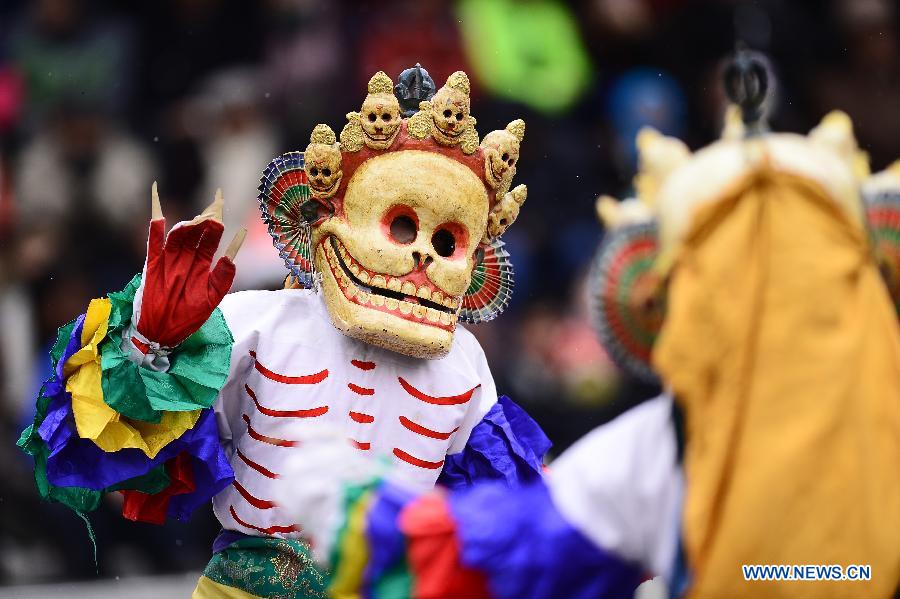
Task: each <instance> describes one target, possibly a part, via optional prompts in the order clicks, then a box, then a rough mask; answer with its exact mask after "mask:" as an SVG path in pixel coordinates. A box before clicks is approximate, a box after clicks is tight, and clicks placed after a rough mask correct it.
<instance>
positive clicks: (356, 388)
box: [347, 383, 375, 395]
mask: <svg viewBox="0 0 900 599" xmlns="http://www.w3.org/2000/svg"><path fill="white" fill-rule="evenodd" d="M347 388H348V389H350V390H351V391H353V392H354V393H356V394H357V395H375V389H370V388H368V387H360V386H359V385H354V384H353V383H347Z"/></svg>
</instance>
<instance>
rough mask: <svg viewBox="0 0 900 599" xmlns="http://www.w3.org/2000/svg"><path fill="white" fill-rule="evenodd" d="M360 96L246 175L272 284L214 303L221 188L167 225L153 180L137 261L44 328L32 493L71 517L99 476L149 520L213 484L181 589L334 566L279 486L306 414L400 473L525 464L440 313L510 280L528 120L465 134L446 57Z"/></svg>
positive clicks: (513, 480) (524, 442) (469, 348)
mask: <svg viewBox="0 0 900 599" xmlns="http://www.w3.org/2000/svg"><path fill="white" fill-rule="evenodd" d="M368 92H369V94H368V96H366V99H365V101H364V102H363V105H362V109H361V110H360V111H359V112H353V113H349V114H348V115H347V119H348V121H347V124H346V125H345V127H344V129H343V131H342V132H341V134H340V139H338V138H337V136H336V135H335V134H334V132H333V131H332V130H331V129H330V128H329V127H327V126H325V125H318V126H317V127H316V128H315V130H314V131H313V133H312V136H311V143H310V145H309V146H308V147H307V148H306V151H305V152H304V153H301V152H292V153H288V154H285V155H283V156H281V157H279V158H276V159H275V160H273V161H272V162H271V163H270V165H269V166H268V168H267V169H266V171H265V172H264V173H263V176H262V180H261V184H260V195H259V202H260V208H261V211H262V215H263V218H264V220H265V222H266V224H267V225H268V227H269V232H270V233H271V235H272V237H273V239H274V242H275V246H276V248H277V249H278V251H279V253H280V255H281V256H282V258H283V259H284V260H285V262H286V264H287V266H288V268H289V269H290V270H291V275H290V277H289V279H288V281H287V284H286V288H285V289H283V290H280V291H275V292H270V291H248V292H242V293H235V294H231V295H226V293H227V292H228V290H229V288H230V286H231V283H232V280H233V278H234V274H235V268H234V264H233V262H232V258H233V257H234V255H235V253H236V252H237V247H238V245H239V243H240V240H239V239H236V241H235V242H232V245H231V247H229V249H228V251H227V252H226V255H225V256H224V257H223V258H221V259H219V260H218V262H217V263H216V265H215V267H214V268H212V269H210V266H211V265H212V261H213V257H214V254H215V252H216V249H217V247H218V244H219V241H220V239H221V236H222V233H223V226H222V224H221V211H222V200H221V196H220V195H217V198H216V201H215V202H214V203H213V204H212V205H211V206H210V207H209V208H207V210H206V211H205V212H204V213H203V214H201V215H200V216H198V217H197V218H195V219H194V220H193V221H190V222H183V223H179V224H178V225H176V226H175V227H174V228H173V229H172V230H171V231H169V232H168V234H166V232H165V220H164V218H163V217H162V211H161V208H160V206H159V200H158V198H157V197H156V190H155V187H154V193H153V196H154V214H153V220H152V221H151V223H150V234H149V241H148V250H147V261H146V263H145V267H144V271H143V273H142V274H141V275H140V276H137V277H135V278H134V280H132V281H131V282H130V283H129V284H128V286H127V287H126V288H125V289H124V290H123V291H121V292H118V293H111V294H109V296H108V297H107V298H103V299H97V300H94V301H92V302H91V304H90V306H89V307H88V310H87V312H86V313H85V314H84V315H82V316H80V317H79V318H77V319H76V320H75V321H73V322H71V323H69V324H68V325H66V326H65V327H63V328H62V329H61V330H60V334H59V338H58V340H57V342H56V344H55V346H54V348H53V363H54V368H55V371H54V373H53V376H52V377H51V378H50V380H49V381H48V382H47V383H46V385H45V386H44V388H43V390H42V392H41V395H40V397H39V398H38V405H37V416H36V418H35V422H34V424H33V425H32V426H31V427H29V428H28V429H27V430H26V431H25V432H24V433H23V434H22V438H21V440H20V442H19V444H20V446H21V447H22V448H23V449H24V450H25V451H27V452H28V453H30V454H31V455H32V456H34V458H35V476H36V480H37V483H38V487H39V489H40V492H41V494H42V496H43V497H44V498H46V499H49V500H52V501H59V502H61V503H64V504H66V505H68V506H70V507H71V508H73V509H74V510H76V511H77V512H79V513H81V514H83V513H85V512H89V511H91V510H93V509H95V508H96V507H97V505H98V503H99V502H100V501H101V498H102V496H103V494H104V493H106V492H109V491H121V492H122V494H123V495H124V497H125V501H124V508H123V514H124V516H125V517H127V518H130V519H134V520H142V521H149V522H162V521H164V520H165V518H166V517H175V518H179V519H186V518H188V517H189V515H190V514H191V512H192V511H193V510H194V509H195V508H197V507H198V506H200V505H203V504H204V503H206V502H207V501H209V500H210V499H211V498H212V499H213V509H214V511H215V514H216V516H217V518H218V519H219V521H220V522H221V523H222V527H223V531H222V533H221V534H220V535H219V537H218V538H217V539H216V541H215V545H214V552H215V555H214V556H213V559H212V561H211V562H210V564H209V566H208V567H207V569H206V571H205V572H204V576H203V577H202V578H201V580H200V583H199V585H198V587H197V590H196V591H195V597H222V596H227V597H321V596H324V593H325V587H326V585H327V583H328V578H329V574H328V573H327V572H326V571H323V570H320V569H317V568H316V567H315V566H314V565H313V564H312V562H311V560H310V558H309V551H308V545H307V544H306V543H305V542H304V541H303V540H302V538H303V533H302V531H301V529H300V527H299V526H298V525H297V522H296V521H295V520H294V519H293V512H292V510H285V509H284V506H283V504H281V503H280V500H275V499H274V498H275V497H278V496H284V495H285V493H284V490H279V487H280V486H284V485H285V484H286V482H285V481H284V480H283V474H284V469H283V466H284V464H285V463H286V462H287V461H288V459H289V456H290V455H292V452H293V451H295V449H294V448H295V447H296V446H298V445H299V444H300V439H302V438H304V437H306V436H309V435H311V434H314V433H315V432H316V431H317V430H319V429H320V428H321V427H327V428H328V429H329V430H333V429H337V430H340V431H341V434H342V436H343V437H344V438H349V440H350V441H351V442H352V444H353V448H354V451H358V452H371V453H378V454H380V455H384V456H390V459H391V460H393V461H394V462H396V466H397V468H398V470H399V472H402V474H401V475H400V477H401V478H402V479H403V481H404V484H407V485H409V486H410V488H415V489H419V490H427V489H430V488H431V487H432V486H433V485H434V484H435V482H436V481H439V480H440V481H441V482H442V483H444V484H445V485H447V486H449V487H451V488H460V487H464V486H467V485H469V484H471V483H472V482H474V481H477V480H490V479H495V480H502V481H504V484H517V483H526V482H529V481H533V480H536V479H539V478H540V476H541V465H542V458H543V455H544V453H545V452H546V450H547V449H548V447H549V442H548V441H547V438H546V437H545V436H544V434H543V432H542V431H541V430H540V428H539V427H538V426H537V425H536V424H535V423H534V422H533V421H532V420H531V419H530V418H529V417H528V416H527V415H526V414H525V413H524V412H523V411H522V410H521V409H520V408H518V407H517V406H516V405H515V404H514V403H513V402H512V401H510V400H509V399H508V398H506V397H499V398H498V396H497V392H496V389H495V387H494V382H493V379H492V377H491V373H490V370H489V368H488V365H487V362H486V360H485V357H484V353H483V352H482V350H481V348H480V347H479V345H478V342H477V341H476V340H475V338H474V337H473V336H472V335H471V334H470V333H469V332H468V331H466V330H465V329H462V328H457V326H456V325H457V321H458V320H462V321H464V322H469V323H477V322H482V321H486V320H490V319H491V318H493V317H495V316H496V315H498V314H499V313H500V312H501V311H502V310H503V308H504V307H505V306H506V303H507V301H508V298H509V294H510V293H511V289H512V270H511V265H510V264H509V261H508V255H507V254H506V252H505V251H504V250H503V242H502V241H500V236H501V235H502V233H503V232H504V231H505V230H506V228H507V227H508V226H509V225H511V224H512V222H513V221H514V220H515V218H516V216H517V215H518V211H519V206H520V205H521V204H522V203H523V202H524V201H525V196H526V190H525V187H524V186H521V185H520V186H518V187H516V188H515V189H513V190H511V191H510V184H511V181H512V178H513V175H514V174H515V170H516V161H517V160H518V154H519V143H520V142H521V140H522V138H523V135H524V127H525V125H524V123H523V122H522V121H520V120H517V121H513V122H512V123H510V124H509V126H508V127H507V128H506V129H505V130H503V131H495V132H492V133H490V134H488V135H487V136H485V138H484V140H483V141H479V137H478V133H477V132H476V130H475V119H474V117H472V116H471V115H470V113H469V81H468V78H467V77H466V75H465V73H463V72H461V71H459V72H456V73H454V74H453V75H451V76H450V78H449V79H448V81H447V83H446V85H444V86H443V87H442V88H440V89H438V90H436V91H435V86H434V84H433V82H432V81H431V79H430V77H429V76H428V73H427V72H426V71H425V70H424V69H422V68H421V67H418V66H417V67H416V68H413V69H410V70H408V71H405V72H404V73H403V74H402V75H401V78H400V81H399V83H398V84H397V89H396V95H395V89H394V83H393V82H392V81H391V79H390V78H389V77H387V76H386V75H385V74H384V73H382V72H379V73H377V74H376V75H375V76H374V77H372V79H371V81H370V82H369V89H368ZM398 98H399V100H398ZM401 104H402V105H403V108H404V110H405V114H407V115H408V118H402V117H401V114H400V112H401ZM220 302H221V304H220ZM310 484H314V483H313V482H312V481H310ZM288 496H289V494H288Z"/></svg>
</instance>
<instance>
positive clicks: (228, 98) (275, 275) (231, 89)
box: [189, 68, 284, 290]
mask: <svg viewBox="0 0 900 599" xmlns="http://www.w3.org/2000/svg"><path fill="white" fill-rule="evenodd" d="M262 104H263V98H262V91H261V87H260V76H259V74H258V73H257V72H256V71H254V70H252V69H249V68H243V69H232V70H226V71H221V72H219V73H215V74H214V75H212V76H211V77H210V78H209V79H208V80H207V81H206V82H205V83H204V84H203V85H202V86H201V91H200V93H199V94H198V96H197V97H196V98H195V100H194V102H193V103H192V105H193V110H192V112H193V113H194V118H191V119H189V120H190V121H191V122H192V123H193V127H194V131H193V133H194V136H195V137H196V139H197V142H198V144H199V146H200V149H201V156H202V158H203V162H204V165H205V168H204V171H205V175H204V180H203V183H202V185H201V186H200V190H201V191H200V194H199V197H197V198H196V200H195V206H196V207H195V212H200V211H202V210H203V208H204V207H205V206H206V205H207V204H209V198H211V197H213V196H214V195H215V193H216V189H221V190H222V193H223V194H224V195H225V197H226V198H228V202H227V204H226V209H225V214H224V217H223V223H224V225H225V228H226V229H227V230H229V231H237V230H238V229H239V228H240V227H246V228H247V231H248V235H247V241H246V242H245V245H244V246H243V251H242V252H241V253H240V254H239V256H238V258H237V261H236V263H235V264H236V266H237V275H236V278H235V283H234V289H235V290H239V289H261V288H262V289H265V288H270V287H273V286H277V285H278V284H279V283H280V282H281V280H282V279H283V278H284V264H283V263H282V261H281V260H280V259H279V258H278V255H277V254H276V253H275V252H274V251H273V249H272V238H271V237H270V236H269V233H268V231H267V230H266V227H265V224H264V223H263V222H262V220H261V219H260V218H259V205H258V203H257V201H256V196H257V193H258V191H257V186H258V185H259V174H260V173H261V172H262V170H263V169H264V168H265V166H266V165H267V164H268V163H269V161H270V160H271V159H272V157H273V156H277V155H278V152H279V147H280V144H279V140H278V137H277V136H276V135H275V132H274V130H273V128H272V126H271V125H270V123H269V119H268V116H267V114H266V112H265V111H264V110H263V106H262Z"/></svg>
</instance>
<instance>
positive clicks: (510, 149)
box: [481, 119, 525, 189]
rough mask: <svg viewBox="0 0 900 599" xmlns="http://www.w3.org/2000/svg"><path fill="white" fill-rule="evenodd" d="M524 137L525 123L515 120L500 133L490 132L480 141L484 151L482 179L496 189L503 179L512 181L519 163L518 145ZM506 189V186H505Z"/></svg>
mask: <svg viewBox="0 0 900 599" xmlns="http://www.w3.org/2000/svg"><path fill="white" fill-rule="evenodd" d="M524 135H525V122H524V121H522V120H521V119H518V120H515V121H513V122H511V123H510V124H509V125H507V126H506V129H504V130H502V131H491V132H490V133H488V134H487V135H485V136H484V139H483V140H482V141H481V149H482V150H483V151H484V157H485V160H484V178H485V180H486V181H487V182H488V184H489V185H490V186H491V187H493V188H494V189H497V188H498V187H500V184H501V183H502V182H503V181H504V179H508V180H512V178H513V176H515V174H516V163H518V161H519V144H520V143H521V141H522V139H523V137H524ZM507 189H508V186H507Z"/></svg>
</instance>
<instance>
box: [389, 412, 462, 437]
mask: <svg viewBox="0 0 900 599" xmlns="http://www.w3.org/2000/svg"><path fill="white" fill-rule="evenodd" d="M400 424H402V425H403V426H404V428H406V429H407V430H411V431H412V432H414V433H416V434H419V435H422V436H423V437H429V438H431V439H440V440H442V441H445V440H447V439H449V438H450V435H452V434H453V433H455V432H456V431H458V430H459V427H458V426H457V427H456V428H455V429H453V430H452V431H450V432H449V433H441V432H438V431H433V430H431V429H430V428H425V427H424V426H422V425H421V424H418V423H416V422H413V421H412V420H410V419H409V418H407V417H406V416H401V417H400Z"/></svg>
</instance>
